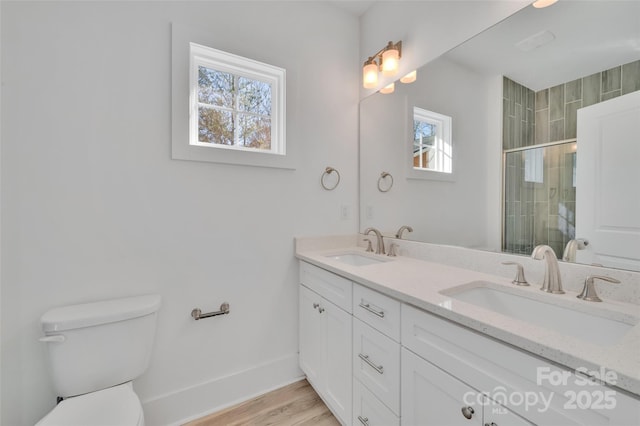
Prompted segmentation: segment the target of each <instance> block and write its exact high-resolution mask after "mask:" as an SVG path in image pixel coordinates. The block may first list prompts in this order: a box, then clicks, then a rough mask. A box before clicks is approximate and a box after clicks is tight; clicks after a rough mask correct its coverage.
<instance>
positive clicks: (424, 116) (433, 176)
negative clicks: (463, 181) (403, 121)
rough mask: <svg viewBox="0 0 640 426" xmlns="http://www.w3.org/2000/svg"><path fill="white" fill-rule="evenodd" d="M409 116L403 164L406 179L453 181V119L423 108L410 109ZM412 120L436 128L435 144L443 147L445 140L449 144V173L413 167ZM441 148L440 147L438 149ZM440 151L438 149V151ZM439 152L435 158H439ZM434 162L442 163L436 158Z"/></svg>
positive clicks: (440, 159) (454, 177) (454, 178)
mask: <svg viewBox="0 0 640 426" xmlns="http://www.w3.org/2000/svg"><path fill="white" fill-rule="evenodd" d="M408 115H409V120H408V121H409V127H408V128H409V132H408V135H407V138H406V139H407V142H408V143H407V147H408V150H407V151H408V156H407V157H406V160H405V164H406V165H407V167H406V171H407V179H424V180H440V181H451V182H453V181H455V180H456V176H455V164H454V162H455V161H454V160H455V158H454V156H453V154H454V152H453V132H452V127H453V123H452V121H453V119H452V118H451V117H449V116H448V115H444V114H439V113H437V112H433V111H429V110H426V109H424V108H419V107H414V108H412V109H411V113H410V114H408ZM414 120H420V121H425V122H427V123H432V124H436V125H437V126H438V130H437V132H438V133H437V137H436V144H438V145H443V144H444V141H445V140H448V141H449V143H450V149H451V153H450V158H451V160H450V161H451V172H441V171H437V170H430V169H419V168H415V167H414V166H413V142H414V134H413V122H414ZM439 148H442V147H439ZM438 151H440V149H439V150H438ZM441 155H442V154H441V153H440V152H439V153H438V154H437V156H441ZM436 161H443V159H442V158H436Z"/></svg>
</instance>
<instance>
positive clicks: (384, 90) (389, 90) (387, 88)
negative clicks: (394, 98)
mask: <svg viewBox="0 0 640 426" xmlns="http://www.w3.org/2000/svg"><path fill="white" fill-rule="evenodd" d="M395 88H396V86H395V84H394V83H391V84H390V85H388V86H385V87H383V88H382V89H380V93H382V94H383V95H388V94H389V93H393V91H394V90H395Z"/></svg>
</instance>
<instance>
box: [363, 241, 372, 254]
mask: <svg viewBox="0 0 640 426" xmlns="http://www.w3.org/2000/svg"><path fill="white" fill-rule="evenodd" d="M362 241H366V242H367V253H373V247H372V246H371V240H370V239H368V238H365V239H364V240H362Z"/></svg>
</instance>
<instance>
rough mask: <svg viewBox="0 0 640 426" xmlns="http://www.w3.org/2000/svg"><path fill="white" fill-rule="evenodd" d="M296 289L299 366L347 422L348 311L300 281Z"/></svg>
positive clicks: (349, 382) (349, 386)
mask: <svg viewBox="0 0 640 426" xmlns="http://www.w3.org/2000/svg"><path fill="white" fill-rule="evenodd" d="M299 289H300V297H299V298H300V308H299V309H300V325H299V331H300V342H299V351H300V354H299V363H300V368H301V369H302V371H304V373H305V374H306V375H307V380H309V383H311V385H312V386H313V388H314V389H315V390H316V392H318V395H320V396H321V397H322V399H323V400H324V402H325V403H326V404H327V406H328V407H329V408H330V409H331V411H332V412H333V414H334V415H335V416H336V417H337V418H338V420H340V422H342V423H343V424H350V422H351V406H352V393H351V389H352V378H351V375H352V373H351V371H352V370H351V340H352V332H351V318H352V317H351V315H350V314H349V313H347V312H345V311H343V310H342V309H340V308H339V307H337V306H336V305H334V304H333V303H331V302H329V301H327V300H326V299H325V298H323V297H322V296H320V295H319V294H317V293H315V292H313V291H311V290H309V289H308V288H306V287H305V286H303V285H300V286H299Z"/></svg>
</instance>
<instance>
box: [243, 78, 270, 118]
mask: <svg viewBox="0 0 640 426" xmlns="http://www.w3.org/2000/svg"><path fill="white" fill-rule="evenodd" d="M238 110H239V111H245V112H252V113H254V114H259V115H271V85H270V84H268V83H264V82H262V81H257V80H250V79H248V78H244V77H239V78H238Z"/></svg>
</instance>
